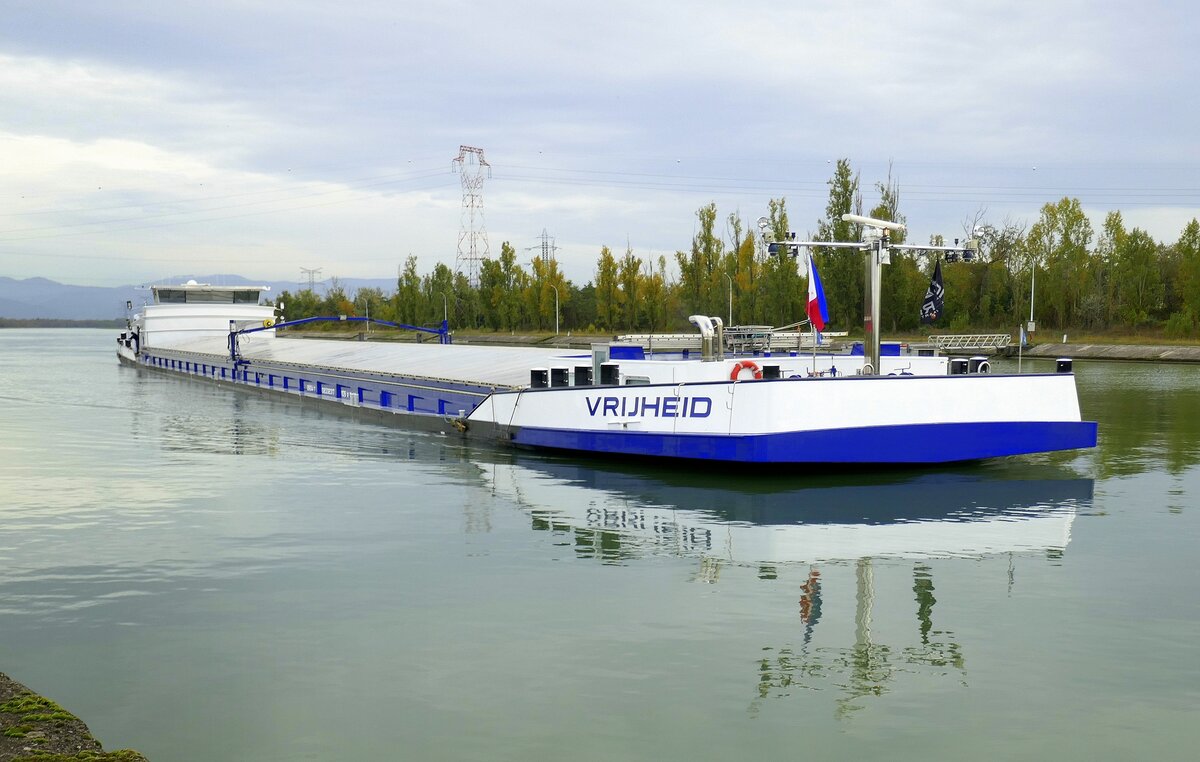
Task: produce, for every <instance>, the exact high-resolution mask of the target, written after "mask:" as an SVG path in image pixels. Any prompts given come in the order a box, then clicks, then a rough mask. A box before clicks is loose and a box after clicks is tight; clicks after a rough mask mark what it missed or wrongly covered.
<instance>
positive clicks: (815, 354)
mask: <svg viewBox="0 0 1200 762" xmlns="http://www.w3.org/2000/svg"><path fill="white" fill-rule="evenodd" d="M808 327H809V328H811V329H812V332H813V369H812V372H813V375H814V376H815V375H817V327H816V326H815V325H813V324H812V321H809V323H808Z"/></svg>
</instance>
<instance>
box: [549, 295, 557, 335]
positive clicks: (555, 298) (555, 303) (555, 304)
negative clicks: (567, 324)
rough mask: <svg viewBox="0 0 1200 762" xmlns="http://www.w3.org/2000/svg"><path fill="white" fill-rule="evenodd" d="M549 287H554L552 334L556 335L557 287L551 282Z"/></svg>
mask: <svg viewBox="0 0 1200 762" xmlns="http://www.w3.org/2000/svg"><path fill="white" fill-rule="evenodd" d="M550 288H552V289H554V335H555V336H557V335H558V287H557V286H555V285H554V284H553V283H552V284H550Z"/></svg>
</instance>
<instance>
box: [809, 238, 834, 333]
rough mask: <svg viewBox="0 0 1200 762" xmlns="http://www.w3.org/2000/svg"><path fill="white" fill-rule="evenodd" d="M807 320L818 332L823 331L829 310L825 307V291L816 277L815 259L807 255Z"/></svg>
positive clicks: (817, 276)
mask: <svg viewBox="0 0 1200 762" xmlns="http://www.w3.org/2000/svg"><path fill="white" fill-rule="evenodd" d="M806 311H807V312H808V320H809V322H810V323H812V325H813V328H815V329H816V330H818V331H824V330H825V323H827V322H828V321H829V308H828V307H827V306H825V289H823V288H821V277H820V276H819V275H817V263H816V261H815V258H814V257H813V256H812V255H811V254H809V255H808V308H807V310H806Z"/></svg>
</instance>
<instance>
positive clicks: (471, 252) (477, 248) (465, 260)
mask: <svg viewBox="0 0 1200 762" xmlns="http://www.w3.org/2000/svg"><path fill="white" fill-rule="evenodd" d="M451 164H453V165H454V171H455V172H458V173H459V175H460V176H461V177H462V189H463V199H462V205H463V208H462V227H461V228H460V229H459V233H458V258H457V259H456V260H455V262H454V269H455V270H456V271H458V272H460V273H465V274H466V276H467V280H468V281H469V282H470V283H471V285H472V286H478V285H479V263H480V261H481V260H483V259H485V258H486V257H487V256H488V254H489V253H490V252H489V251H488V239H487V230H486V229H485V228H484V224H483V180H484V174H483V171H484V169H487V176H488V177H491V176H492V165H491V164H488V163H487V159H485V158H484V157H483V149H482V148H474V147H472V146H459V147H458V156H456V157H455V158H454V160H453V161H452V162H451Z"/></svg>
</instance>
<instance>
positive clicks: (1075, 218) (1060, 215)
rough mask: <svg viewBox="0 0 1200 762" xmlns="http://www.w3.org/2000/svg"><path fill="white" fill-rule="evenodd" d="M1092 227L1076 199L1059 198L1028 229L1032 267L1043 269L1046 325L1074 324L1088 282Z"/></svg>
mask: <svg viewBox="0 0 1200 762" xmlns="http://www.w3.org/2000/svg"><path fill="white" fill-rule="evenodd" d="M1091 241H1092V223H1091V222H1089V221H1088V218H1087V215H1085V214H1084V213H1083V207H1082V206H1081V205H1080V203H1079V199H1076V198H1063V199H1062V200H1060V201H1059V202H1058V203H1055V204H1046V205H1045V206H1043V207H1042V214H1041V217H1040V218H1039V219H1038V221H1037V222H1035V223H1034V224H1033V227H1031V228H1030V229H1029V251H1030V254H1031V255H1032V257H1033V264H1034V266H1037V265H1038V264H1044V265H1045V270H1046V274H1045V278H1044V279H1043V283H1044V284H1045V288H1044V289H1042V290H1041V292H1040V293H1041V294H1043V295H1044V296H1043V298H1042V300H1041V301H1042V303H1044V304H1045V305H1046V306H1047V307H1048V308H1049V313H1050V314H1049V322H1050V323H1051V324H1052V325H1057V326H1058V327H1060V328H1061V327H1067V326H1070V325H1073V324H1074V320H1075V316H1076V313H1077V311H1078V310H1079V306H1080V304H1081V303H1082V301H1083V295H1084V293H1085V292H1086V291H1087V289H1088V285H1089V283H1090V282H1091V281H1092V258H1091V255H1090V254H1089V252H1088V245H1089V244H1090V243H1091Z"/></svg>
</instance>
